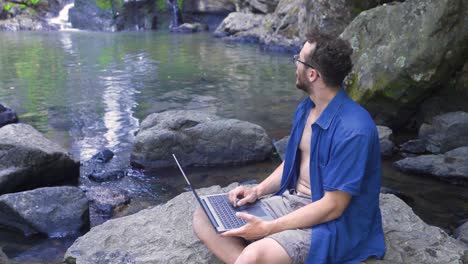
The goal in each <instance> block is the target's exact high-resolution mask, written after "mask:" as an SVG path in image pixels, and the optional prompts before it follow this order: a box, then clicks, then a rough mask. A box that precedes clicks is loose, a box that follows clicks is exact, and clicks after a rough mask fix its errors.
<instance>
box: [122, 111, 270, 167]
mask: <svg viewBox="0 0 468 264" xmlns="http://www.w3.org/2000/svg"><path fill="white" fill-rule="evenodd" d="M172 153H174V154H176V155H177V157H178V159H179V161H180V162H181V163H182V164H183V165H185V166H214V165H228V164H241V163H246V162H252V161H261V160H265V159H266V158H268V157H269V156H270V155H271V154H272V143H271V140H270V138H269V137H268V135H267V134H266V132H265V130H264V129H263V128H262V127H260V126H258V125H255V124H252V123H249V122H245V121H240V120H236V119H224V118H221V117H219V116H216V115H210V114H205V113H202V112H196V111H166V112H162V113H156V114H151V115H149V116H148V117H147V118H145V120H143V122H142V123H141V128H140V131H139V132H138V134H137V136H136V138H135V143H134V146H133V151H132V155H131V159H132V163H133V164H136V165H141V166H143V167H145V168H162V167H172V166H176V164H175V162H174V159H173V158H172Z"/></svg>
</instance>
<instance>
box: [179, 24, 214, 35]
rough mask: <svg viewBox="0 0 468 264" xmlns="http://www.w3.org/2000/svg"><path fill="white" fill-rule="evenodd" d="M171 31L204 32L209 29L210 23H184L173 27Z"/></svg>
mask: <svg viewBox="0 0 468 264" xmlns="http://www.w3.org/2000/svg"><path fill="white" fill-rule="evenodd" d="M171 31H173V32H180V33H195V32H203V31H208V25H205V24H201V23H184V24H182V25H180V26H178V27H176V28H172V29H171Z"/></svg>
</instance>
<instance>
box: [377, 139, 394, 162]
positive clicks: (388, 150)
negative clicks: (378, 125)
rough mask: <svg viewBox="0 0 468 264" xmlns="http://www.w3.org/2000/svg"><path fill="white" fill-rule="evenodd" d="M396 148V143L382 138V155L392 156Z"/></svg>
mask: <svg viewBox="0 0 468 264" xmlns="http://www.w3.org/2000/svg"><path fill="white" fill-rule="evenodd" d="M394 149H395V144H394V143H393V142H392V141H391V140H388V139H383V140H380V154H381V155H382V157H385V158H389V157H392V155H393V152H394Z"/></svg>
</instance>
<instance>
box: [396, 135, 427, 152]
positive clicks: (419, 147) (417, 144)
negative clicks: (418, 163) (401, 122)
mask: <svg viewBox="0 0 468 264" xmlns="http://www.w3.org/2000/svg"><path fill="white" fill-rule="evenodd" d="M400 148H401V150H402V151H404V152H407V153H412V154H423V153H424V152H426V141H425V140H422V139H412V140H408V141H406V142H405V143H403V144H401V146H400Z"/></svg>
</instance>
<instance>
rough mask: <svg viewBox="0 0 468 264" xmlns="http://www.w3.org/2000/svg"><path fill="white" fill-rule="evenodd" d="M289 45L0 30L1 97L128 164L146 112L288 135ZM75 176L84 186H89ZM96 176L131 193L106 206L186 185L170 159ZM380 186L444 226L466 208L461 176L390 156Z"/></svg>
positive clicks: (243, 175)
mask: <svg viewBox="0 0 468 264" xmlns="http://www.w3.org/2000/svg"><path fill="white" fill-rule="evenodd" d="M290 56H291V54H281V53H269V52H265V51H262V50H261V49H260V48H258V47H257V46H255V45H248V44H238V43H226V42H223V41H221V40H219V39H213V38H212V37H211V36H210V35H209V34H208V33H207V34H196V35H179V34H169V33H166V32H122V33H104V32H85V31H70V32H50V33H49V32H42V33H38V32H14V33H7V32H0V102H1V103H4V104H6V105H8V106H9V107H11V108H13V109H15V110H16V111H17V112H18V114H19V116H20V120H21V122H23V123H28V124H31V125H32V126H34V127H35V128H36V129H38V130H39V131H41V132H42V133H44V134H45V135H46V136H47V137H48V138H50V139H51V140H52V141H55V142H58V143H59V144H61V145H63V146H64V147H65V148H67V149H68V150H69V151H70V153H71V154H72V155H73V157H75V158H76V159H80V160H87V159H89V158H90V157H91V156H92V155H93V154H95V153H96V152H98V151H100V150H102V149H103V148H105V147H107V148H109V149H111V150H112V151H114V152H115V154H116V155H115V157H114V159H113V160H112V161H111V164H110V165H109V166H110V167H113V168H126V167H128V160H129V155H130V152H131V145H132V142H133V140H134V132H135V131H137V129H138V127H139V123H140V122H141V121H142V120H143V119H144V117H146V116H147V115H149V114H151V113H154V112H161V111H165V110H170V109H189V110H200V111H206V112H209V113H214V114H217V115H220V116H223V117H227V118H237V119H241V120H246V121H250V122H253V123H256V124H259V125H261V126H262V127H264V128H265V129H266V131H267V133H268V134H269V135H270V136H271V137H272V138H274V139H279V138H281V137H283V136H285V135H287V134H288V133H289V129H290V125H291V118H292V115H293V112H294V109H295V107H296V105H297V103H298V102H299V101H300V100H301V99H302V98H304V94H303V93H302V92H300V91H298V90H297V89H296V88H295V86H294V81H295V74H294V69H295V68H294V66H293V64H292V63H291V60H290V58H289V57H290ZM278 164H279V161H278V160H271V161H265V162H263V163H259V164H251V165H246V166H240V167H235V168H228V169H227V168H211V169H202V168H200V169H191V170H189V171H187V172H188V173H190V174H191V175H192V177H193V179H194V182H196V183H197V187H204V186H210V185H213V184H219V185H228V184H229V183H230V182H233V181H246V180H249V179H256V180H257V181H261V180H262V179H263V178H264V177H266V176H267V175H268V174H269V172H271V171H272V170H273V169H274V167H275V166H277V165H278ZM82 176H83V177H82V179H81V186H82V187H89V186H94V185H99V184H96V183H92V182H90V181H89V180H87V179H86V177H84V175H82ZM101 185H104V186H108V187H111V188H116V189H124V190H126V191H129V192H130V194H131V196H132V197H133V200H132V202H131V204H130V206H129V207H128V208H127V209H125V210H124V211H121V212H119V214H118V215H117V216H116V217H119V216H123V215H127V214H131V213H134V212H137V211H139V210H140V209H143V208H146V207H148V206H153V205H156V204H159V203H162V202H164V201H167V200H168V199H170V198H172V197H173V196H175V195H177V194H178V193H180V192H182V191H184V188H185V184H184V182H183V179H182V178H181V177H180V174H179V172H178V171H176V170H172V169H170V170H163V171H154V172H147V173H146V174H145V175H143V176H142V175H137V176H128V177H125V178H124V179H123V180H122V181H120V182H110V183H102V184H101ZM384 185H385V186H387V187H390V188H392V189H394V190H398V191H400V192H402V193H403V194H404V195H406V196H407V197H409V199H408V202H409V203H410V204H411V205H412V206H413V208H414V210H415V211H416V213H418V214H419V215H420V216H421V217H422V218H423V219H424V220H425V221H426V222H429V223H431V224H435V225H438V226H441V227H443V228H445V229H446V230H448V231H450V230H452V229H453V228H454V227H456V226H457V225H458V221H460V220H461V219H463V218H466V217H467V216H466V212H467V211H468V202H467V201H468V197H467V192H466V187H461V186H454V185H450V184H447V183H445V182H440V181H438V180H434V179H430V178H422V177H419V176H414V175H405V174H401V173H398V172H395V171H394V170H393V169H392V168H391V165H390V164H389V163H386V164H385V170H384ZM72 241H73V239H58V240H57V239H55V240H52V239H45V238H41V237H37V238H22V237H21V236H18V235H16V234H12V233H10V232H6V231H0V246H3V247H4V251H5V252H6V253H7V255H8V256H9V257H10V258H13V259H14V260H17V261H21V262H22V261H25V262H27V261H29V262H39V263H52V262H60V260H61V258H62V257H63V253H64V251H65V250H66V248H67V247H68V246H69V245H70V243H72Z"/></svg>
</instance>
